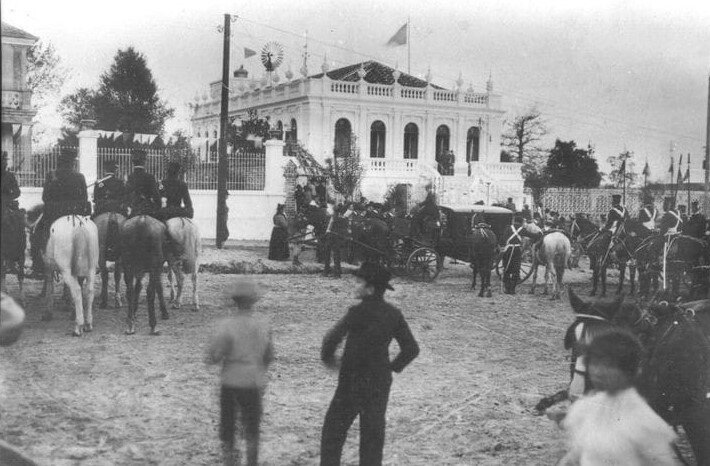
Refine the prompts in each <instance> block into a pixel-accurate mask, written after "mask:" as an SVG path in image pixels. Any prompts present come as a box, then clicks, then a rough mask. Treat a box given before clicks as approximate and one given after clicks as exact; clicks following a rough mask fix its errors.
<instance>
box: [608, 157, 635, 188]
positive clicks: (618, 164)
mask: <svg viewBox="0 0 710 466" xmlns="http://www.w3.org/2000/svg"><path fill="white" fill-rule="evenodd" d="M633 158H634V153H633V152H629V151H628V150H625V151H624V152H622V153H620V154H619V155H617V156H611V157H609V158H607V159H606V161H607V163H608V164H609V165H611V173H609V181H611V182H612V183H613V184H614V185H615V186H616V187H621V186H622V185H623V184H624V178H626V186H633V185H634V183H636V180H637V179H638V173H636V172H635V168H636V164H635V163H634V161H633ZM624 162H626V163H624ZM622 168H623V170H622Z"/></svg>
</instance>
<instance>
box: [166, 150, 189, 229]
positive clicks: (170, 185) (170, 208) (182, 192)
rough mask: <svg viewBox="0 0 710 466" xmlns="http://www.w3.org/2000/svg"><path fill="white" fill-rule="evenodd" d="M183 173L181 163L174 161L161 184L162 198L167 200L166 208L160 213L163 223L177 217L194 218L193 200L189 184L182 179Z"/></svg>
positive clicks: (169, 164)
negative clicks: (181, 174) (188, 187)
mask: <svg viewBox="0 0 710 466" xmlns="http://www.w3.org/2000/svg"><path fill="white" fill-rule="evenodd" d="M181 171H182V166H181V165H180V163H179V162H176V161H173V162H170V163H168V171H167V174H166V177H165V178H164V179H163V181H162V182H161V183H160V186H159V190H160V196H161V198H163V197H164V198H165V199H166V202H165V207H163V208H162V209H161V211H160V216H161V218H162V220H163V221H167V220H170V219H171V218H175V217H186V218H192V217H193V215H194V211H193V209H192V199H190V192H189V191H188V189H187V183H185V181H183V180H182V179H180V173H181Z"/></svg>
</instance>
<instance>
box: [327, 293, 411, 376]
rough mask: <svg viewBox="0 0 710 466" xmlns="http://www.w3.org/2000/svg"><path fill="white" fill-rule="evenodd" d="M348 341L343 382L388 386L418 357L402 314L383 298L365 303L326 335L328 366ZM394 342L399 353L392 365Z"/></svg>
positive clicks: (355, 307)
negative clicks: (360, 380)
mask: <svg viewBox="0 0 710 466" xmlns="http://www.w3.org/2000/svg"><path fill="white" fill-rule="evenodd" d="M346 337H347V340H346V341H345V349H344V350H343V359H342V365H341V368H340V381H341V382H342V381H346V382H347V381H352V380H353V379H365V380H369V381H372V382H373V383H377V382H385V383H389V382H390V381H391V378H392V371H394V372H401V371H402V370H403V369H404V368H405V367H406V366H407V364H409V363H410V362H412V360H414V358H416V357H417V355H418V354H419V345H417V342H416V340H415V339H414V336H413V335H412V332H411V330H410V329H409V325H407V321H405V320H404V316H403V315H402V312H401V311H400V310H399V309H397V308H396V307H394V306H392V305H391V304H389V303H387V302H385V301H384V300H383V299H382V298H366V299H363V300H362V302H361V303H360V304H358V305H356V306H353V307H351V308H350V309H348V312H347V314H346V315H345V317H343V318H342V319H340V321H338V323H337V324H336V325H335V327H333V328H332V329H331V330H330V331H329V332H328V333H327V334H326V336H325V338H324V339H323V347H322V349H321V359H322V360H323V361H324V362H325V363H326V364H332V362H333V360H334V356H335V350H336V348H337V347H338V345H339V344H340V342H341V341H342V340H343V338H346ZM392 339H395V340H397V343H398V344H399V348H400V352H399V354H398V355H397V357H395V358H394V360H392V361H391V362H390V359H389V345H390V342H391V341H392Z"/></svg>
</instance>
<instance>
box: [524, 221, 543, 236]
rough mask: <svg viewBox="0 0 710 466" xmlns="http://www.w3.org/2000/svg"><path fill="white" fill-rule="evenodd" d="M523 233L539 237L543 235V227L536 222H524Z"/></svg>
mask: <svg viewBox="0 0 710 466" xmlns="http://www.w3.org/2000/svg"><path fill="white" fill-rule="evenodd" d="M523 233H524V234H525V236H529V237H531V238H538V237H540V236H542V228H540V227H539V226H538V225H537V224H536V223H535V222H525V223H523Z"/></svg>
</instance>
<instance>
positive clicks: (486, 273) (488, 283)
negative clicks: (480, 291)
mask: <svg viewBox="0 0 710 466" xmlns="http://www.w3.org/2000/svg"><path fill="white" fill-rule="evenodd" d="M491 262H492V260H488V261H486V263H484V264H483V265H484V267H485V269H484V270H483V276H484V277H485V279H486V286H485V289H486V297H487V298H490V297H492V296H493V294H492V293H491Z"/></svg>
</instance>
